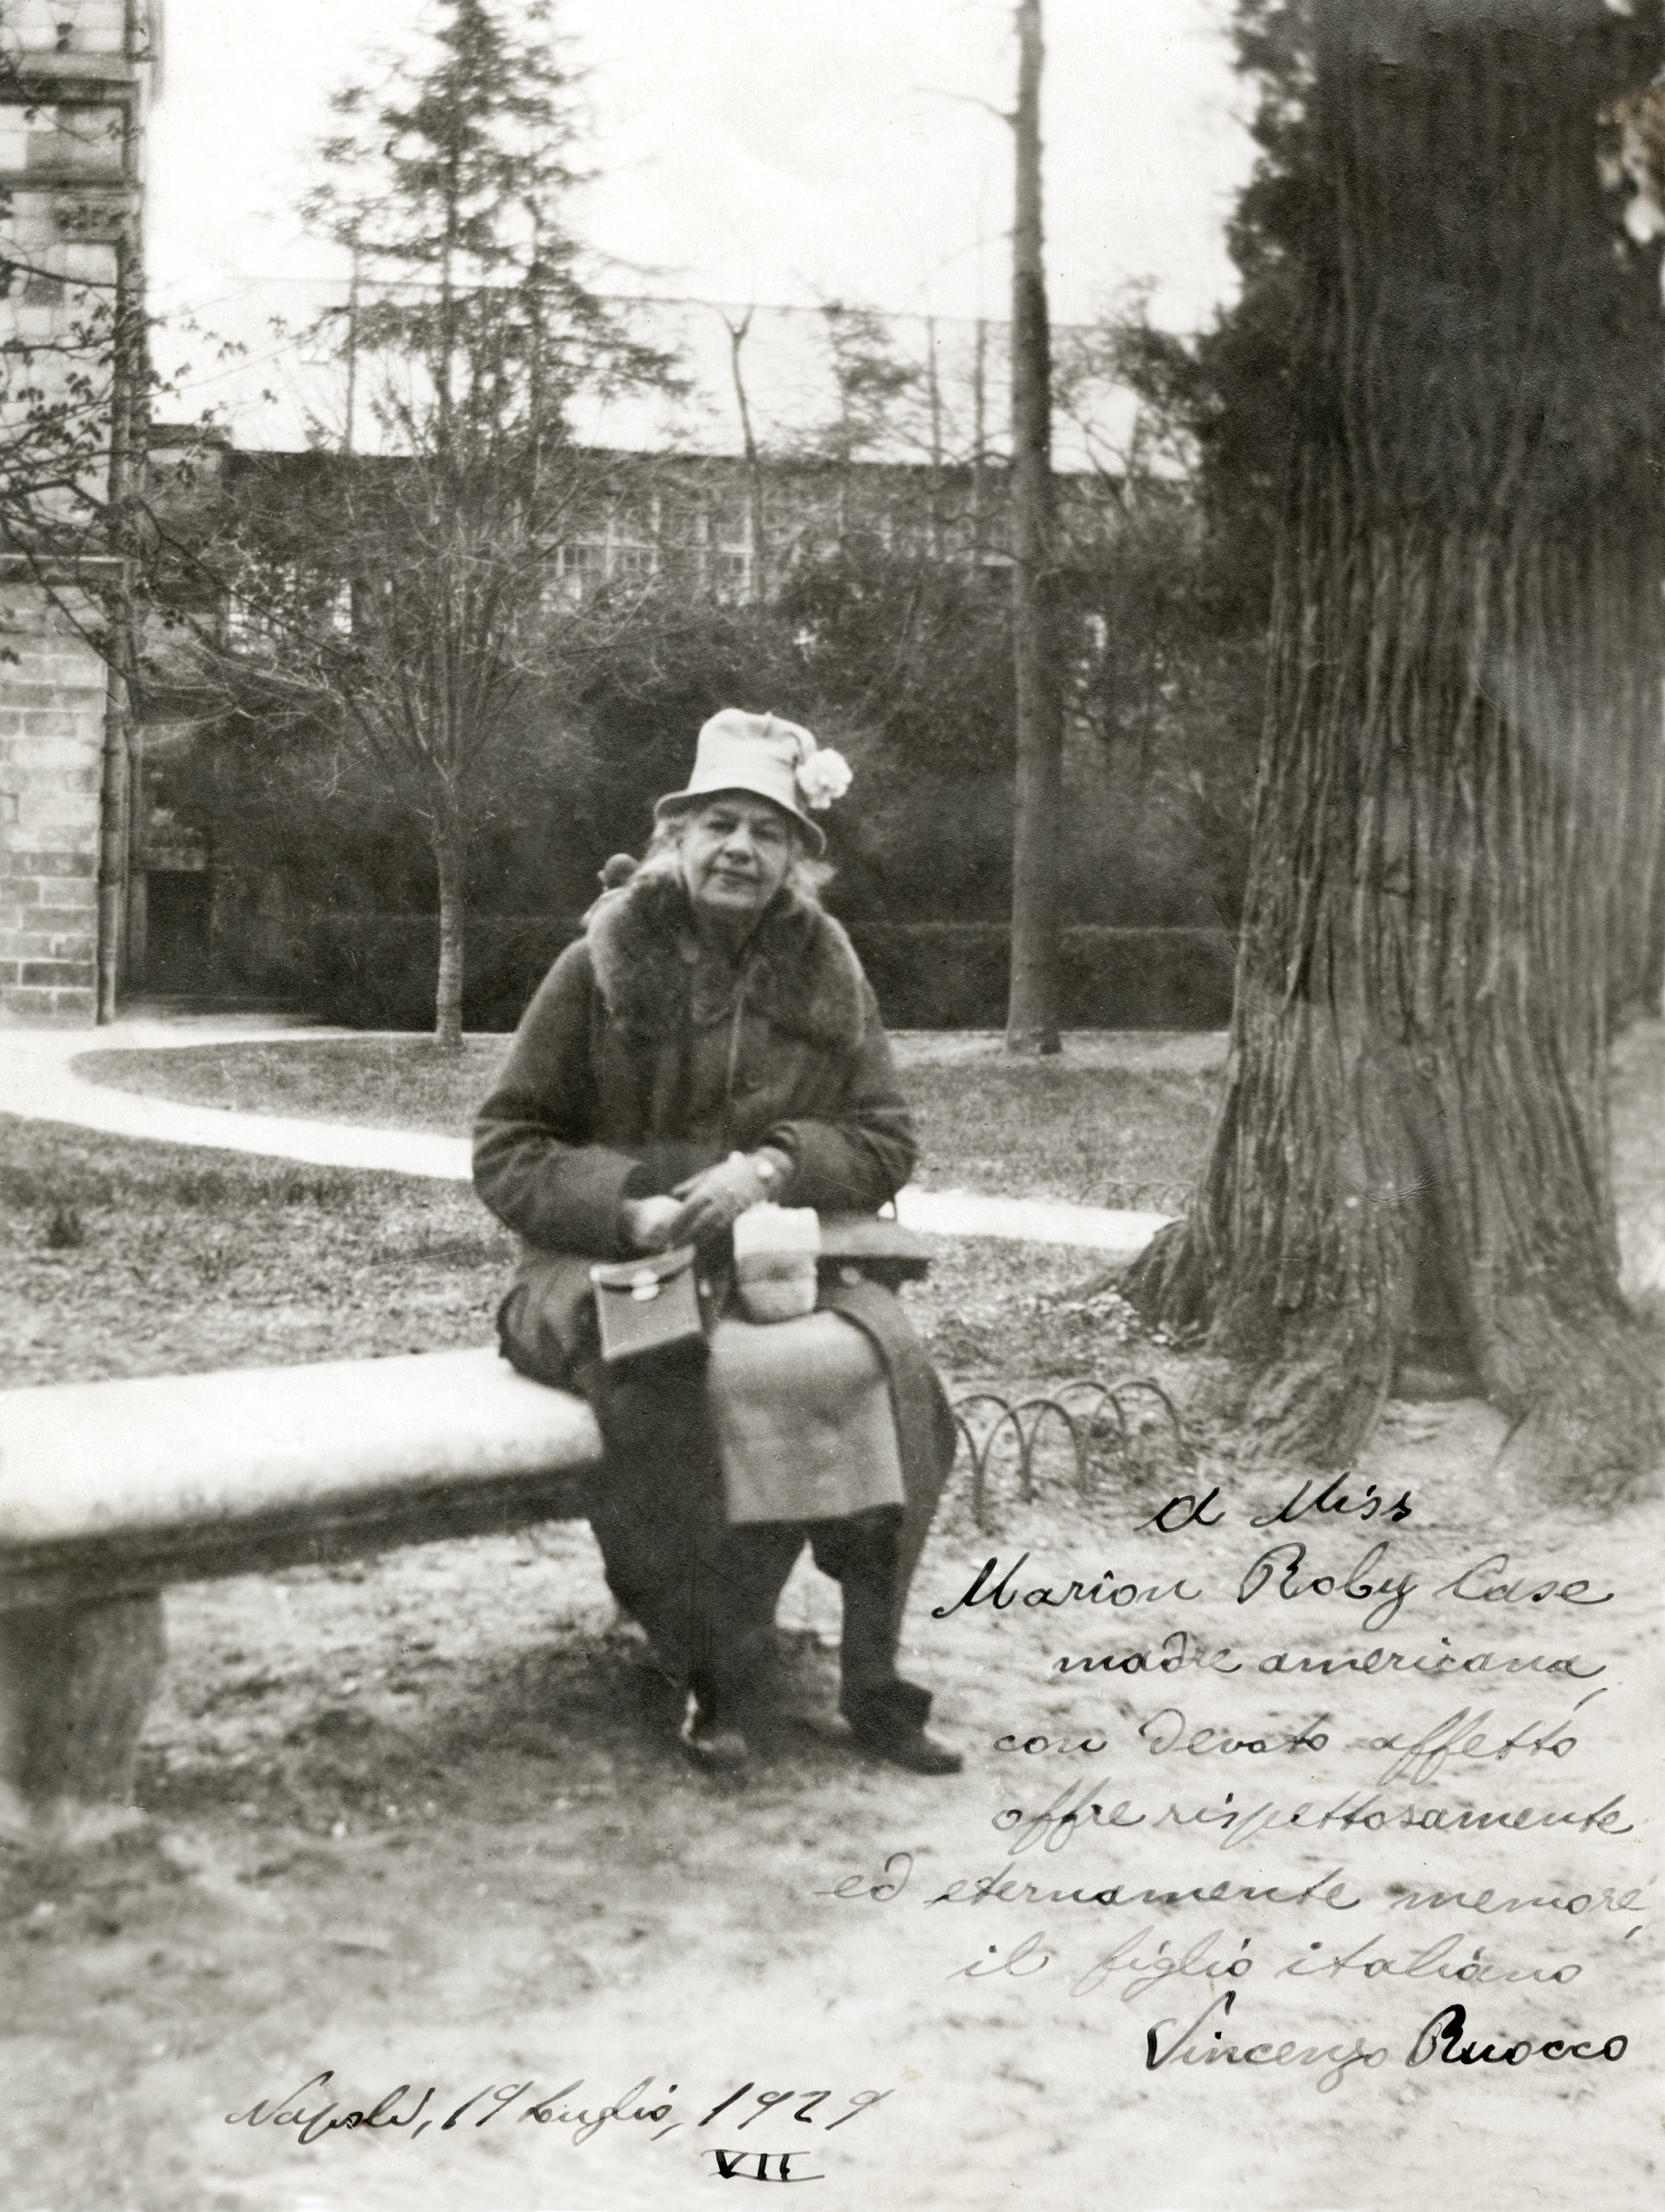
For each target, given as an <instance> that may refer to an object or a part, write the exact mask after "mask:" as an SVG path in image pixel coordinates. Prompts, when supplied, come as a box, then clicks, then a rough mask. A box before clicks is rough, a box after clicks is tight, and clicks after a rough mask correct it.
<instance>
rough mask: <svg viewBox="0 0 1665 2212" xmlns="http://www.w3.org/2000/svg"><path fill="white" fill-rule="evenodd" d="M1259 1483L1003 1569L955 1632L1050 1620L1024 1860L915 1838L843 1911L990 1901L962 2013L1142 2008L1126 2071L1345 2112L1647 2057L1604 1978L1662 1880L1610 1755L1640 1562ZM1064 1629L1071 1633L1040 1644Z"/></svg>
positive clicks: (1013, 1793)
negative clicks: (1103, 1539)
mask: <svg viewBox="0 0 1665 2212" xmlns="http://www.w3.org/2000/svg"><path fill="white" fill-rule="evenodd" d="M1234 1486H1235V1485H1234V1484H1233V1483H1232V1482H1231V1481H1230V1480H1229V1479H1228V1478H1226V1477H1225V1476H1224V1475H1222V1476H1221V1478H1219V1479H1217V1480H1215V1481H1212V1482H1211V1481H1208V1480H1206V1479H1204V1480H1203V1481H1200V1482H1198V1483H1197V1484H1195V1486H1194V1487H1193V1488H1192V1490H1189V1491H1175V1492H1173V1493H1172V1494H1171V1495H1170V1496H1168V1497H1166V1500H1164V1501H1163V1502H1161V1503H1155V1502H1154V1501H1152V1500H1147V1501H1144V1502H1143V1503H1141V1504H1140V1505H1139V1506H1138V1507H1137V1508H1136V1510H1135V1511H1134V1513H1133V1514H1132V1515H1131V1516H1130V1519H1131V1522H1132V1527H1133V1535H1132V1538H1131V1540H1129V1541H1128V1542H1127V1543H1125V1544H1120V1543H1119V1544H1117V1545H1115V1546H1112V1547H1107V1550H1108V1552H1109V1560H1108V1561H1106V1562H1104V1563H1101V1562H1100V1561H1099V1560H1092V1559H1089V1560H1088V1561H1087V1568H1088V1571H1087V1572H1082V1571H1081V1564H1080V1562H1079V1560H1072V1561H1071V1564H1070V1567H1069V1570H1068V1571H1063V1572H1060V1571H1058V1567H1057V1565H1056V1563H1054V1562H1052V1561H1048V1560H1045V1558H1044V1557H1043V1556H1042V1555H1040V1554H1038V1553H1035V1552H1032V1551H1031V1550H1028V1549H1025V1548H1007V1549H997V1550H995V1552H994V1553H992V1554H989V1555H988V1556H986V1557H975V1558H974V1559H973V1560H970V1561H969V1562H968V1564H967V1567H966V1568H965V1570H964V1571H963V1579H959V1580H956V1581H955V1583H954V1584H953V1586H952V1592H951V1594H950V1595H948V1596H947V1597H945V1599H944V1602H942V1603H940V1604H939V1605H937V1606H935V1607H934V1609H933V1612H932V1618H933V1619H934V1620H935V1621H937V1622H938V1623H941V1624H947V1625H948V1626H949V1627H950V1628H951V1629H952V1630H954V1631H955V1632H956V1633H957V1634H959V1635H960V1636H962V1637H974V1636H977V1635H980V1634H982V1633H985V1632H987V1631H988V1630H992V1629H994V1628H995V1627H996V1626H998V1627H999V1628H1000V1629H1001V1631H1002V1632H1003V1633H1004V1634H1005V1635H1006V1636H1007V1637H1011V1636H1012V1635H1013V1634H1014V1632H1015V1633H1016V1635H1017V1637H1018V1639H1019V1644H1018V1648H1019V1649H1020V1650H1021V1649H1023V1648H1024V1645H1025V1643H1027V1645H1028V1646H1029V1648H1030V1649H1031V1650H1032V1651H1033V1664H1034V1666H1035V1669H1036V1674H1037V1676H1038V1677H1039V1681H1044V1683H1045V1691H1044V1693H1041V1694H1039V1697H1038V1708H1037V1710H1036V1711H1035V1712H1034V1713H1033V1715H1032V1716H1030V1717H1029V1718H1028V1719H1027V1720H1025V1719H1024V1717H1023V1716H1022V1715H1021V1714H1020V1715H1015V1716H1014V1715H1011V1714H1009V1713H1008V1714H1002V1715H1001V1725H999V1726H996V1727H994V1728H991V1730H990V1732H989V1733H988V1737H987V1738H986V1739H985V1740H986V1743H987V1745H988V1769H989V1771H990V1773H991V1775H992V1777H994V1778H995V1783H996V1787H997V1789H999V1790H1000V1795H999V1796H997V1797H996V1799H995V1803H994V1805H993V1807H992V1808H990V1810H989V1812H988V1815H987V1818H988V1825H989V1827H990V1829H992V1831H993V1836H994V1839H995V1851H994V1853H992V1854H991V1856H990V1857H989V1858H988V1859H985V1861H984V1862H983V1863H982V1864H981V1865H978V1864H975V1863H973V1864H971V1865H969V1866H968V1865H965V1864H963V1863H962V1864H961V1865H960V1866H954V1865H952V1864H950V1865H949V1866H938V1865H936V1864H934V1863H932V1861H931V1859H922V1858H921V1857H920V1856H918V1854H917V1853H915V1852H913V1851H891V1852H888V1853H884V1854H881V1856H880V1859H878V1860H876V1861H875V1863H874V1866H873V1868H872V1869H871V1870H870V1871H867V1872H859V1873H848V1872H840V1873H839V1875H838V1876H837V1877H836V1878H834V1879H832V1880H830V1881H825V1880H823V1882H822V1883H821V1884H820V1885H817V1894H818V1895H820V1896H822V1897H826V1898H829V1899H830V1900H832V1901H833V1902H834V1905H835V1909H836V1910H847V1909H848V1910H875V1909H876V1910H881V1911H883V1912H886V1913H887V1914H895V1915H909V1914H912V1913H916V1912H917V1913H919V1914H921V1915H923V1916H924V1922H923V1924H924V1926H925V1928H927V1929H931V1930H941V1931H944V1936H946V1935H947V1931H949V1930H950V1929H960V1928H961V1927H963V1926H965V1925H966V1924H967V1923H964V1922H963V1915H964V1914H966V1913H971V1914H973V1915H975V1920H974V1921H973V1922H972V1923H970V1925H972V1926H975V1928H976V1929H977V1932H978V1936H980V1938H981V1940H979V1941H975V1942H965V1943H963V1944H962V1943H960V1942H956V1941H953V1940H952V1939H951V1938H949V1939H948V1941H949V1948H947V1950H946V1954H945V1955H944V1957H943V1961H942V1972H943V1975H944V1981H945V1983H946V1984H947V1985H949V1986H951V1988H952V1989H953V1990H954V1992H955V1993H956V2000H957V2001H959V2002H962V2003H964V2002H969V2001H972V1999H971V1993H973V1992H975V1991H979V1990H982V1991H986V1992H988V1996H989V1998H990V1999H995V1998H997V1997H999V1996H1000V1995H1001V1993H1011V1994H1013V1995H1015V1994H1016V1993H1017V1992H1018V1991H1019V1990H1021V1991H1022V1992H1023V1993H1024V1996H1023V2000H1022V2001H1023V2002H1024V2004H1025V2005H1026V2006H1034V2007H1035V2008H1037V2020H1038V2023H1039V2021H1040V2020H1042V2019H1047V2018H1057V2017H1058V2011H1059V2008H1060V2007H1067V2008H1071V2009H1072V2008H1075V2007H1081V2008H1085V2009H1086V2010H1087V2011H1088V2012H1090V2015H1091V2017H1093V2018H1096V2020H1097V2021H1098V2022H1099V2023H1100V2024H1102V2025H1103V2026H1104V2027H1105V2028H1113V2027H1114V2025H1115V2023H1116V2022H1118V2021H1120V2020H1122V2019H1124V2018H1125V2019H1127V2020H1128V2027H1129V2029H1130V2031H1131V2032H1130V2034H1129V2036H1128V2041H1127V2043H1126V2044H1125V2045H1124V2046H1123V2050H1124V2054H1125V2059H1126V2063H1128V2065H1129V2066H1137V2067H1138V2069H1140V2070H1141V2072H1142V2073H1144V2074H1147V2075H1153V2076H1155V2077H1157V2078H1159V2079H1166V2080H1170V2081H1178V2080H1180V2079H1186V2078H1190V2079H1196V2078H1197V2076H1196V2075H1195V2074H1194V2073H1193V2071H1192V2069H1209V2068H1217V2069H1225V2070H1226V2072H1227V2073H1234V2074H1241V2073H1247V2072H1249V2071H1250V2070H1255V2071H1258V2070H1259V2069H1267V2070H1268V2075H1274V2076H1281V2077H1282V2078H1283V2079H1285V2080H1287V2081H1288V2082H1290V2083H1291V2084H1292V2086H1293V2085H1300V2084H1304V2085H1306V2087H1308V2088H1312V2089H1316V2090H1317V2091H1318V2092H1319V2094H1323V2095H1326V2096H1327V2095H1329V2094H1332V2093H1335V2092H1338V2091H1342V2092H1344V2091H1345V2089H1346V2088H1347V2085H1348V2084H1349V2083H1351V2082H1357V2081H1360V2080H1364V2079H1367V2078H1369V2076H1371V2075H1376V2074H1377V2073H1378V2072H1379V2071H1380V2069H1383V2068H1390V2069H1395V2070H1398V2069H1426V2073H1427V2076H1428V2077H1430V2078H1434V2079H1439V2080H1452V2081H1456V2080H1459V2079H1472V2078H1477V2071H1478V2069H1493V2070H1494V2071H1496V2070H1497V2069H1510V2068H1518V2067H1520V2066H1522V2065H1525V2064H1527V2063H1528V2061H1530V2062H1531V2063H1533V2064H1534V2065H1538V2064H1541V2063H1547V2064H1549V2065H1561V2064H1565V2063H1569V2062H1570V2063H1573V2065H1574V2066H1575V2067H1577V2068H1579V2069H1583V2068H1584V2067H1586V2065H1594V2066H1595V2067H1596V2068H1597V2069H1598V2070H1599V2069H1600V2068H1602V2067H1604V2066H1605V2065H1608V2064H1611V2063H1614V2062H1615V2061H1617V2060H1618V2059H1620V2058H1622V2057H1623V2056H1624V2054H1625V2053H1626V2051H1627V2050H1629V2049H1630V2037H1632V2036H1633V2035H1634V2034H1635V2033H1636V2028H1635V2024H1634V2021H1630V2022H1627V2021H1626V2020H1625V2019H1624V2018H1618V2019H1613V2018H1611V2017H1604V2012H1605V2006H1606V2000H1605V1994H1604V1991H1605V1983H1604V1980H1603V1974H1604V1969H1611V1967H1612V1965H1613V1963H1614V1961H1615V1958H1616V1955H1619V1954H1621V1953H1622V1951H1623V1946H1624V1944H1625V1943H1626V1942H1628V1941H1629V1940H1630V1938H1631V1937H1633V1936H1638V1935H1640V1934H1641V1933H1642V1932H1643V1929H1644V1927H1645V1925H1646V1920H1647V1913H1648V1908H1649V1904H1650V1902H1651V1889H1650V1885H1649V1883H1648V1882H1645V1881H1642V1880H1638V1879H1637V1878H1636V1872H1635V1871H1634V1868H1633V1866H1632V1864H1631V1861H1630V1853H1632V1852H1633V1851H1634V1850H1635V1849H1636V1847H1637V1844H1636V1839H1637V1838H1638V1836H1639V1835H1640V1834H1642V1832H1643V1827H1644V1821H1643V1815H1642V1812H1641V1810H1640V1809H1639V1808H1638V1807H1637V1805H1636V1800H1635V1798H1634V1796H1633V1794H1632V1792H1631V1790H1630V1788H1629V1786H1628V1777H1625V1776H1624V1774H1623V1773H1622V1771H1621V1772H1615V1770H1614V1764H1613V1762H1612V1760H1611V1757H1610V1756H1609V1754H1610V1752H1611V1748H1612V1745H1613V1742H1614V1738H1615V1735H1616V1732H1617V1731H1618V1730H1619V1729H1620V1728H1622V1726H1623V1725H1624V1697H1625V1694H1626V1690H1627V1681H1626V1677H1625V1671H1624V1665H1623V1663H1622V1662H1616V1657H1615V1655H1616V1653H1617V1652H1618V1651H1621V1650H1622V1649H1624V1644H1623V1642H1622V1639H1619V1640H1613V1641H1604V1638H1603V1637H1598V1636H1593V1635H1592V1630H1593V1627H1594V1624H1595V1623H1596V1622H1597V1621H1598V1620H1601V1619H1602V1618H1603V1616H1604V1614H1606V1615H1609V1616H1614V1617H1616V1616H1617V1614H1618V1611H1619V1608H1618V1605H1617V1598H1618V1592H1617V1588H1616V1586H1615V1585H1614V1581H1613V1578H1612V1575H1611V1568H1610V1571H1609V1572H1608V1573H1600V1572H1598V1571H1597V1569H1596V1567H1595V1565H1594V1563H1593V1560H1587V1561H1584V1562H1581V1561H1579V1560H1577V1559H1569V1558H1568V1557H1567V1556H1566V1548H1565V1547H1564V1545H1563V1544H1560V1543H1558V1547H1557V1550H1556V1554H1555V1556H1554V1560H1553V1561H1550V1562H1548V1563H1546V1562H1545V1560H1542V1559H1541V1558H1540V1557H1535V1555H1534V1544H1533V1541H1532V1535H1531V1532H1530V1531H1529V1530H1528V1531H1523V1532H1516V1531H1513V1530H1511V1531H1509V1533H1508V1534H1507V1535H1505V1536H1504V1537H1503V1541H1498V1540H1497V1535H1495V1534H1494V1533H1493V1531H1492V1530H1490V1529H1487V1530H1485V1531H1484V1535H1483V1537H1482V1539H1481V1540H1480V1541H1474V1540H1473V1537H1472V1535H1464V1534H1460V1533H1459V1534H1457V1535H1452V1534H1451V1532H1450V1529H1449V1520H1448V1518H1447V1526H1446V1533H1445V1534H1444V1535H1441V1534H1440V1532H1439V1526H1438V1522H1437V1519H1436V1518H1435V1517H1433V1516H1426V1515H1425V1514H1424V1513H1423V1510H1422V1508H1421V1506H1420V1503H1419V1501H1418V1497H1417V1496H1416V1494H1415V1493H1414V1491H1413V1490H1412V1489H1411V1488H1410V1487H1409V1486H1408V1485H1404V1486H1401V1485H1400V1484H1394V1483H1391V1482H1386V1481H1371V1480H1369V1479H1368V1478H1360V1477H1358V1476H1357V1474H1355V1473H1353V1472H1352V1471H1344V1472H1343V1473H1341V1474H1338V1475H1333V1476H1313V1477H1309V1478H1304V1479H1301V1480H1300V1481H1292V1482H1290V1483H1289V1484H1287V1485H1286V1486H1285V1488H1284V1489H1283V1490H1282V1491H1281V1492H1278V1493H1274V1496H1273V1497H1272V1498H1271V1499H1270V1500H1269V1501H1266V1500H1264V1499H1261V1498H1256V1499H1255V1500H1254V1501H1253V1502H1252V1503H1245V1502H1242V1501H1240V1500H1238V1499H1237V1498H1236V1497H1233V1495H1232V1494H1231V1492H1232V1490H1233V1488H1234ZM1159 1496H1160V1493H1159ZM1153 1505H1154V1510H1152V1507H1153ZM1597 1541H1598V1540H1596V1539H1592V1545H1593V1544H1595V1543H1596V1542H1597ZM1601 1555H1602V1556H1604V1557H1605V1558H1606V1559H1607V1560H1610V1561H1611V1558H1612V1557H1613V1546H1612V1544H1611V1541H1607V1542H1606V1544H1605V1550H1603V1551H1602V1553H1601ZM1112 1621H1114V1625H1113V1626H1112V1625H1111V1623H1112ZM1096 1622H1103V1624H1104V1626H1105V1627H1106V1628H1108V1629H1109V1634H1108V1635H1105V1634H1103V1633H1102V1631H1101V1632H1095V1630H1094V1629H1093V1628H1091V1627H1090V1626H1089V1624H1090V1623H1096ZM1046 1624H1057V1626H1058V1628H1060V1629H1064V1630H1065V1634H1064V1635H1063V1636H1060V1637H1058V1639H1057V1642H1058V1643H1064V1649H1063V1650H1062V1651H1060V1650H1058V1648H1057V1643H1054V1644H1053V1646H1052V1649H1050V1650H1049V1649H1045V1643H1042V1644H1041V1649H1039V1650H1034V1646H1035V1644H1036V1643H1037V1642H1038V1641H1039V1640H1040V1639H1042V1638H1044V1637H1045V1635H1046V1633H1047V1627H1046ZM1285 1624H1287V1626H1286V1625H1285ZM1574 1624H1576V1626H1575V1625H1574ZM1522 1630H1524V1632H1522ZM1477 1631H1478V1632H1477ZM1006 1648H1007V1652H1008V1653H1009V1652H1010V1650H1011V1648H1012V1647H1011V1645H1010V1644H1009V1643H1008V1644H1007V1647H1006ZM1007 1664H1009V1659H1008V1661H1007ZM1153 1693H1154V1694H1153ZM1384 1707H1385V1708H1386V1709H1384ZM1066 1776H1068V1777H1070V1778H1069V1779H1067V1780H1064V1777H1066ZM1060 1783H1062V1786H1061V1787H1060V1786H1059V1784H1060ZM1066 1853H1067V1854H1068V1855H1067V1858H1063V1859H1062V1861H1061V1863H1060V1860H1061V1855H1062V1854H1066ZM1320 1853H1331V1854H1333V1856H1331V1857H1330V1858H1329V1859H1327V1861H1326V1860H1325V1859H1324V1858H1322V1857H1320V1855H1319V1854H1320ZM1435 1854H1437V1855H1435ZM1220 1855H1226V1856H1229V1858H1230V1859H1232V1860H1234V1861H1236V1867H1235V1868H1234V1871H1233V1872H1231V1873H1230V1874H1225V1875H1223V1876H1222V1875H1220V1874H1217V1873H1216V1872H1211V1870H1210V1867H1209V1863H1208V1862H1209V1859H1211V1858H1213V1859H1215V1861H1216V1864H1217V1862H1218V1857H1219V1856H1220ZM1509 1862H1514V1863H1515V1864H1516V1865H1518V1866H1519V1867H1520V1868H1521V1870H1522V1871H1521V1873H1520V1874H1519V1875H1517V1876H1516V1878H1514V1879H1513V1880H1511V1879H1509V1878H1508V1864H1509ZM1528 1869H1529V1870H1530V1871H1529V1872H1528ZM1575 1930H1576V1931H1577V1933H1576V1934H1575V1932H1574V1931H1575ZM1459 1993H1460V1997H1459ZM1431 1997H1432V1998H1433V2000H1434V2002H1436V2003H1437V2004H1438V2005H1439V2010H1438V2011H1436V2012H1433V2013H1432V2015H1431V2016H1430V2013H1429V2010H1428V2000H1429V1999H1430V1998H1431ZM1163 2000H1167V2001H1166V2002H1165V2001H1163ZM1419 2000H1420V2001H1419ZM1476 2005H1488V2006H1490V2008H1492V2009H1490V2011H1489V2012H1488V2013H1487V2016H1486V2024H1485V2025H1484V2028H1482V2027H1480V2026H1478V2025H1477V2024H1476V2023H1477V2019H1478V2015H1477V2014H1476V2012H1474V2010H1473V2008H1474V2007H1475V2006H1476ZM1498 2007H1501V2008H1502V2009H1497V2008H1498ZM1511 2008H1515V2009H1513V2010H1511ZM1221 2078H1223V2076H1222V2077H1221ZM1405 2094H1411V2092H1409V2091H1407V2092H1405Z"/></svg>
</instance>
